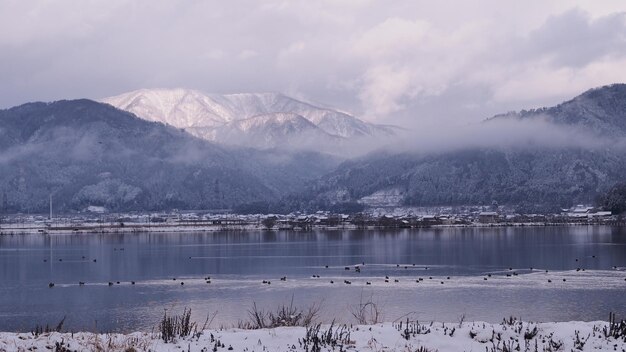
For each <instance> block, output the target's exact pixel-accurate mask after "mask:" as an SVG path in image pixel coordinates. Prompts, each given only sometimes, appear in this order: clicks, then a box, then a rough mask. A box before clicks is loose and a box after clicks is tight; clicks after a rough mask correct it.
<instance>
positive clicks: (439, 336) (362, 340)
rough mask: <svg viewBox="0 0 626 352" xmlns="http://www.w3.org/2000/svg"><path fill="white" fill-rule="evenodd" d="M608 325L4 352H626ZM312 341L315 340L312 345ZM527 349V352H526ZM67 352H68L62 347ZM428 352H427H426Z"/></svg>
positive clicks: (76, 345)
mask: <svg viewBox="0 0 626 352" xmlns="http://www.w3.org/2000/svg"><path fill="white" fill-rule="evenodd" d="M608 326H609V324H608V323H606V322H600V321H596V322H560V323H528V322H520V321H515V320H513V321H509V322H503V323H502V324H490V323H484V322H462V323H458V322H457V323H417V322H409V323H408V325H407V322H406V321H405V322H402V323H383V324H378V325H371V326H364V325H361V326H346V327H334V328H332V329H333V330H331V334H330V335H328V334H324V333H327V332H328V330H329V328H330V327H329V326H328V325H323V326H321V328H320V330H319V331H318V334H317V335H315V334H314V331H313V332H312V331H311V330H309V331H308V332H309V334H308V335H307V329H306V328H303V327H281V328H276V329H260V330H241V329H224V330H206V331H204V332H203V333H202V334H200V336H194V337H187V338H179V339H178V340H177V341H176V342H174V343H168V344H166V343H164V342H163V341H161V340H160V339H159V336H158V335H157V334H153V333H143V332H137V333H132V334H127V335H124V334H93V333H74V334H71V333H47V334H41V335H39V336H33V335H32V334H29V333H19V334H18V333H0V351H28V350H30V351H33V350H36V351H46V350H55V349H56V350H61V351H67V350H71V351H74V350H76V351H93V350H99V351H157V352H159V351H229V350H233V351H249V352H253V351H259V352H260V351H314V350H316V349H315V348H314V345H315V342H314V337H315V336H318V337H321V336H322V335H324V336H328V337H330V339H329V341H330V340H332V341H334V343H335V345H334V346H333V345H332V343H326V342H327V341H324V340H321V341H319V343H318V347H320V349H319V350H320V351H332V350H335V351H339V350H348V351H442V352H443V351H516V350H517V351H591V350H593V351H625V350H626V337H620V338H614V337H606V336H605V329H607V331H608ZM307 336H308V340H307V339H306V338H307ZM518 346H519V349H518ZM62 348H66V350H64V349H62ZM420 348H425V349H421V350H420Z"/></svg>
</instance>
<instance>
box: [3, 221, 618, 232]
mask: <svg viewBox="0 0 626 352" xmlns="http://www.w3.org/2000/svg"><path fill="white" fill-rule="evenodd" d="M549 226H626V223H625V222H624V221H621V222H620V221H615V222H602V223H599V222H589V223H587V222H500V223H470V224H437V225H420V226H384V225H382V226H381V225H370V226H357V225H353V224H343V225H340V226H328V225H313V226H307V227H298V226H273V227H271V228H268V227H266V226H264V225H262V224H260V223H248V224H212V223H150V224H149V223H128V224H120V223H105V224H92V223H89V224H44V223H40V224H4V225H2V226H0V235H32V234H48V235H50V234H107V233H110V234H123V233H149V232H167V233H170V232H177V233H180V232H223V231H231V232H239V231H311V230H331V231H332V230H400V229H424V228H430V229H437V228H497V227H549Z"/></svg>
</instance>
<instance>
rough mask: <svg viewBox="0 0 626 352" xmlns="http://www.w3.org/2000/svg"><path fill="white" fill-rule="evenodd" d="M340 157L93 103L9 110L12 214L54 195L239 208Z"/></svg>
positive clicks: (1, 117)
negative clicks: (245, 145) (198, 133)
mask: <svg viewBox="0 0 626 352" xmlns="http://www.w3.org/2000/svg"><path fill="white" fill-rule="evenodd" d="M333 160H334V159H329V158H326V157H325V156H323V155H319V154H315V155H306V158H304V157H302V156H301V155H298V154H286V153H259V152H257V151H251V150H242V149H232V148H230V149H227V148H222V147H218V146H215V145H213V144H211V143H208V142H206V141H204V140H200V139H197V138H194V137H192V136H191V135H189V134H187V133H185V132H182V131H180V130H179V129H175V128H172V127H169V126H166V125H163V124H160V123H154V122H147V121H145V120H141V119H138V118H137V117H136V116H134V115H132V114H130V113H127V112H124V111H121V110H118V109H115V108H113V107H112V106H110V105H106V104H100V103H96V102H93V101H89V100H75V101H58V102H54V103H30V104H25V105H22V106H19V107H15V108H11V109H8V110H0V192H1V193H0V194H1V195H2V198H3V204H4V203H6V204H7V208H8V209H4V210H5V211H31V212H33V211H42V210H45V209H46V208H47V202H48V197H49V195H50V194H52V195H53V198H54V202H55V207H56V208H57V209H61V210H80V209H83V208H84V207H86V206H87V205H102V206H106V207H107V208H109V209H112V210H128V209H142V210H147V209H170V208H183V209H211V208H213V209H214V208H230V207H233V206H235V205H237V204H239V203H244V202H254V201H260V200H268V199H275V198H276V197H278V196H280V194H282V193H284V192H288V191H294V190H296V189H299V188H300V187H302V184H303V183H304V182H306V181H307V180H308V179H310V178H311V177H315V176H319V175H320V174H321V173H323V172H327V171H328V170H329V169H330V168H331V167H333V166H334V165H335V162H334V161H333ZM302 165H305V167H308V168H309V170H308V173H303V172H302V170H301V168H302ZM5 200H6V202H4V201H5Z"/></svg>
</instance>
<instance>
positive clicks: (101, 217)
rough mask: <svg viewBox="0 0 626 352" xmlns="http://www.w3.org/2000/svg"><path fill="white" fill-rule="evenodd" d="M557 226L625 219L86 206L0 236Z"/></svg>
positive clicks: (579, 214) (588, 214)
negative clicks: (119, 209) (136, 209)
mask: <svg viewBox="0 0 626 352" xmlns="http://www.w3.org/2000/svg"><path fill="white" fill-rule="evenodd" d="M559 225H614V226H615V225H625V219H624V216H623V215H615V214H612V213H611V212H610V211H603V210H600V209H597V208H595V207H593V206H586V205H577V206H574V207H572V208H569V209H562V211H561V212H560V213H549V214H520V213H516V212H514V211H512V210H511V209H507V208H506V207H504V206H500V207H493V206H491V207H485V206H473V207H472V206H465V207H429V208H392V209H388V208H378V209H371V210H369V211H366V212H361V213H355V214H341V213H332V212H329V211H316V212H313V213H302V212H294V213H290V214H286V215H284V214H234V213H229V212H227V211H214V212H208V211H179V210H173V211H170V212H155V213H147V212H128V213H109V212H107V211H106V209H104V208H102V207H90V208H88V209H86V211H84V212H81V213H74V214H58V215H53V214H47V215H43V214H36V215H31V214H12V215H4V216H0V234H4V235H11V234H28V233H44V234H48V233H92V232H95V233H109V232H110V233H128V232H196V231H237V230H254V229H257V230H300V231H302V230H312V229H402V228H428V227H473V226H474V227H485V226H487V227H498V226H559Z"/></svg>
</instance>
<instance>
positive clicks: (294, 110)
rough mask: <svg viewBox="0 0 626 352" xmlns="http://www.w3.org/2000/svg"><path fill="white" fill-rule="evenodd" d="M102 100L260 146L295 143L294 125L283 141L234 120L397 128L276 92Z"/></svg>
mask: <svg viewBox="0 0 626 352" xmlns="http://www.w3.org/2000/svg"><path fill="white" fill-rule="evenodd" d="M102 101H103V102H105V103H108V104H111V105H113V106H115V107H117V108H119V109H122V110H126V111H129V112H132V113H134V114H136V115H137V116H139V117H141V118H144V119H146V120H149V121H158V122H163V123H166V124H169V125H172V126H174V127H178V128H184V129H188V130H189V131H190V132H191V133H193V134H194V135H196V136H198V137H201V138H205V139H209V140H212V141H217V142H221V141H223V140H228V141H229V142H230V144H240V145H251V143H250V139H252V140H257V139H260V140H261V141H264V142H263V143H262V144H261V146H263V147H267V146H268V143H267V141H269V140H272V141H273V143H270V144H269V146H280V145H281V144H293V143H295V142H296V141H297V140H298V137H299V136H300V134H299V132H300V130H298V129H295V130H293V131H290V135H293V138H291V141H290V143H285V142H284V141H283V142H281V141H278V140H276V141H274V138H273V137H272V136H268V137H264V136H263V135H264V134H266V133H270V134H272V131H271V128H270V127H265V126H263V124H262V123H260V121H261V120H257V121H256V123H254V124H251V125H250V126H251V128H249V129H245V130H244V129H242V128H240V127H237V126H235V125H233V123H234V122H235V121H241V120H249V119H251V118H255V117H258V116H268V115H272V114H295V115H298V116H301V117H303V118H304V119H306V120H308V121H309V122H310V123H311V124H313V125H315V126H316V127H318V128H319V129H320V130H321V131H323V132H324V133H325V134H328V135H331V136H335V137H341V138H347V139H352V138H363V137H374V138H383V137H389V136H393V135H394V134H395V133H397V132H398V131H399V130H398V129H397V128H396V127H393V126H384V125H375V124H371V123H367V122H364V121H361V120H359V119H357V118H356V117H354V116H351V115H349V114H346V113H343V112H339V111H336V110H332V109H327V108H321V107H317V106H314V105H312V104H308V103H305V102H301V101H299V100H296V99H293V98H290V97H288V96H286V95H283V94H277V93H258V94H252V93H250V94H229V95H208V94H204V93H201V92H198V91H194V90H188V89H142V90H137V91H133V92H129V93H125V94H121V95H118V96H115V97H109V98H105V99H103V100H102ZM270 120H271V121H270ZM267 121H268V123H269V124H271V127H273V128H277V129H283V130H284V131H285V129H288V127H286V126H282V125H281V124H279V123H277V119H268V120H267ZM233 128H235V129H238V130H239V133H238V135H237V136H236V137H237V138H234V137H235V136H232V135H230V136H228V137H224V136H222V135H221V133H227V132H229V131H232V129H233ZM283 135H286V134H285V133H283ZM305 137H306V136H305ZM305 139H306V138H305ZM336 140H337V141H340V140H341V139H340V138H338V139H336Z"/></svg>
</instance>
